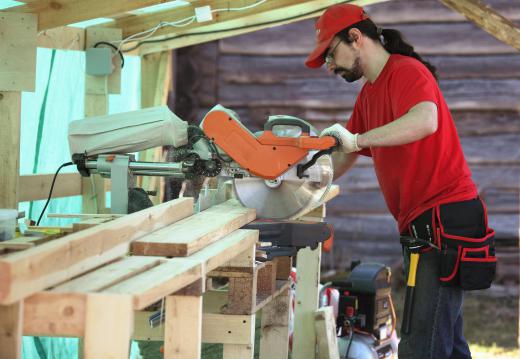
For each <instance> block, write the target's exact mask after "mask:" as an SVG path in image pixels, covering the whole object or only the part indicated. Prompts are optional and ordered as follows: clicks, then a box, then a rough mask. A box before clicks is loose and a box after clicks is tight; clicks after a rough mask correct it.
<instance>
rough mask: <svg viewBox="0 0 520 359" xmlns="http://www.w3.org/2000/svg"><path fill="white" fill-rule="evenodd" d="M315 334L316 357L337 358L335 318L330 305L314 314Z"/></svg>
mask: <svg viewBox="0 0 520 359" xmlns="http://www.w3.org/2000/svg"><path fill="white" fill-rule="evenodd" d="M314 318H315V320H316V321H315V323H314V326H315V328H316V335H317V338H318V358H319V359H335V358H339V351H338V338H337V335H336V318H334V309H333V308H332V307H322V308H320V309H318V310H317V311H316V313H315V315H314Z"/></svg>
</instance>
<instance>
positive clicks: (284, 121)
mask: <svg viewBox="0 0 520 359" xmlns="http://www.w3.org/2000/svg"><path fill="white" fill-rule="evenodd" d="M274 126H296V127H299V128H301V130H302V134H304V133H306V134H309V133H311V126H310V125H309V124H308V123H307V122H305V121H304V120H302V119H299V118H287V117H280V118H274V119H272V120H269V121H267V122H266V123H265V125H264V131H272V130H273V127H274Z"/></svg>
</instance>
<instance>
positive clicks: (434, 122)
mask: <svg viewBox="0 0 520 359" xmlns="http://www.w3.org/2000/svg"><path fill="white" fill-rule="evenodd" d="M316 34H317V45H316V48H315V49H314V51H313V52H312V53H311V54H310V55H309V57H308V58H307V60H306V62H305V64H306V65H307V66H308V67H311V68H318V67H321V66H322V65H323V64H326V66H327V69H328V70H329V71H330V72H332V73H334V74H336V75H339V76H341V77H342V78H344V79H345V80H346V81H347V82H354V81H357V80H359V79H361V78H364V79H365V80H366V83H365V84H364V86H363V88H362V90H361V92H360V94H359V96H358V98H357V100H356V104H355V106H354V110H353V113H352V116H351V118H350V120H349V121H348V123H347V124H346V128H345V126H343V125H341V124H335V125H333V126H331V127H329V128H327V129H325V130H324V131H323V132H322V136H323V135H333V136H335V137H337V138H338V140H339V142H340V146H339V147H338V149H337V150H336V151H335V152H334V153H333V160H334V171H335V177H339V176H341V175H342V174H344V173H345V172H346V171H347V170H348V169H349V168H351V167H352V165H353V164H354V162H355V160H356V158H357V157H358V155H364V156H370V157H372V159H373V162H374V168H375V171H376V175H377V178H378V181H379V184H380V187H381V190H382V192H383V195H384V198H385V201H386V203H387V206H388V208H389V210H390V212H391V213H392V215H393V216H394V217H395V219H396V220H397V223H398V227H399V232H400V233H401V234H402V235H408V236H413V237H415V238H420V239H423V240H425V242H424V243H426V244H427V245H423V246H422V247H421V254H420V262H419V266H418V270H417V276H416V278H417V284H416V287H415V297H414V301H413V307H412V316H411V331H410V333H409V334H406V333H401V342H400V344H399V359H404V358H413V359H421V358H432V359H433V358H435V359H441V358H471V354H470V351H469V348H468V345H467V343H466V340H465V338H464V336H463V332H462V329H463V326H462V303H463V290H464V289H468V290H469V289H482V288H487V287H489V285H490V283H491V280H492V279H493V275H494V265H496V258H495V257H494V242H493V234H494V232H493V231H492V230H491V229H489V228H488V227H487V218H486V217H487V215H486V212H485V207H484V205H483V203H482V202H481V201H480V199H478V193H477V189H476V186H475V184H474V183H473V181H472V180H471V174H470V171H469V168H468V165H467V164H466V161H465V159H464V155H463V152H462V148H461V145H460V141H459V138H458V135H457V132H456V129H455V125H454V123H453V119H452V117H451V114H450V112H449V109H448V107H447V105H446V102H445V100H444V98H443V96H442V93H441V92H440V90H439V87H438V85H437V81H436V78H437V77H436V74H435V68H434V67H433V66H431V65H430V64H429V63H428V62H426V61H424V60H423V59H422V58H421V57H420V56H419V55H418V54H417V53H415V52H414V50H413V47H412V46H410V45H409V44H407V43H406V42H404V40H403V39H402V37H401V34H400V33H399V32H398V31H396V30H391V29H380V28H378V27H377V26H376V25H375V24H374V23H373V22H372V21H371V20H370V18H369V17H368V16H367V14H366V13H365V12H364V11H363V9H362V8H360V7H358V6H355V5H349V4H341V5H335V6H332V7H330V8H329V9H327V10H326V11H325V12H324V14H323V15H322V16H321V17H320V18H319V20H318V21H317V23H316ZM432 246H435V247H440V248H442V251H439V250H436V249H435V250H432ZM409 252H410V251H409V248H404V252H403V253H404V256H405V267H406V266H407V260H408V258H409V254H410V253H409ZM470 257H471V258H470ZM470 265H471V266H470ZM406 270H407V269H406Z"/></svg>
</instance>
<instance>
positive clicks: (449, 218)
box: [435, 199, 497, 290]
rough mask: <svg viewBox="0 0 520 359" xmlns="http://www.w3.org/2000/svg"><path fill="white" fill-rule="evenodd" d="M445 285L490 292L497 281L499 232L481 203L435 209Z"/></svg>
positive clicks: (441, 276)
mask: <svg viewBox="0 0 520 359" xmlns="http://www.w3.org/2000/svg"><path fill="white" fill-rule="evenodd" d="M435 210H436V214H437V215H436V219H437V225H436V231H437V233H436V237H437V238H436V239H437V244H438V245H439V247H440V248H441V252H440V277H439V280H440V282H441V285H444V286H460V287H461V288H462V289H464V290H477V289H486V288H489V287H490V286H491V282H492V281H493V279H494V277H495V270H496V264H497V258H496V257H495V231H494V230H493V229H491V228H489V227H488V225H487V213H486V208H485V206H484V204H483V203H482V201H481V200H480V199H476V200H471V201H463V202H456V203H450V204H446V205H441V206H438V207H437V208H435Z"/></svg>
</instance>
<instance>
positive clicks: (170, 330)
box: [164, 295, 202, 359]
mask: <svg viewBox="0 0 520 359" xmlns="http://www.w3.org/2000/svg"><path fill="white" fill-rule="evenodd" d="M165 314H166V322H165V329H164V358H166V359H170V358H200V356H201V348H202V296H183V295H170V296H168V297H166V307H165Z"/></svg>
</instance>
